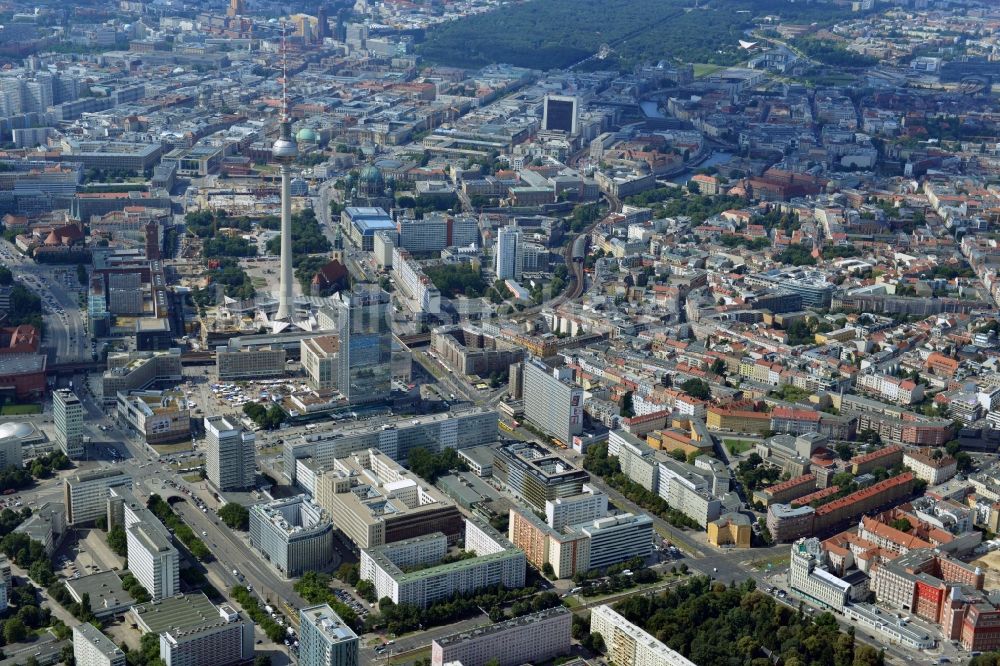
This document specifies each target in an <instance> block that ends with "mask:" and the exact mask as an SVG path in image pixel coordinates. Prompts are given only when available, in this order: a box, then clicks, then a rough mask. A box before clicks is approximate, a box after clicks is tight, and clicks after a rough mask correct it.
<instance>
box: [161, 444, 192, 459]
mask: <svg viewBox="0 0 1000 666" xmlns="http://www.w3.org/2000/svg"><path fill="white" fill-rule="evenodd" d="M153 450H154V451H156V452H157V453H158V454H159V455H161V456H169V455H172V454H174V453H187V452H188V451H190V450H191V442H181V443H179V444H155V445H153Z"/></svg>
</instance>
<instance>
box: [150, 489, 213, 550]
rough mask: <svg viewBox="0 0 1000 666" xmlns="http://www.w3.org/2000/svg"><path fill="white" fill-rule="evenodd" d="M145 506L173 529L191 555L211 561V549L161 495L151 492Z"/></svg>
mask: <svg viewBox="0 0 1000 666" xmlns="http://www.w3.org/2000/svg"><path fill="white" fill-rule="evenodd" d="M146 506H147V507H148V508H149V510H150V511H152V512H153V515H155V516H156V517H157V518H159V519H160V521H161V522H162V523H163V524H164V525H166V526H167V527H168V528H169V529H171V530H173V532H174V536H175V537H177V538H178V539H179V540H180V541H181V543H183V544H184V545H185V546H187V549H188V550H189V551H191V554H192V555H194V556H195V557H196V558H198V559H199V560H200V561H202V562H209V561H211V559H212V551H210V550H209V549H208V546H206V545H205V542H204V541H202V540H201V539H199V538H198V537H197V536H196V535H195V533H194V530H192V529H191V528H190V527H188V525H187V524H186V523H185V522H184V521H183V520H181V518H180V516H178V515H177V514H176V513H174V510H173V509H171V508H170V505H169V504H167V502H166V501H165V500H164V499H163V498H162V497H160V496H159V495H157V494H156V493H153V494H152V495H150V496H149V500H148V501H147V502H146Z"/></svg>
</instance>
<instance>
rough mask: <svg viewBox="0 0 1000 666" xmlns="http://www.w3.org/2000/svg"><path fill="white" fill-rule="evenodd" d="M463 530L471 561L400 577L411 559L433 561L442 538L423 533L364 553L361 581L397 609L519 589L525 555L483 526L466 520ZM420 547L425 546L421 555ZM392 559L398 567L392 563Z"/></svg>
mask: <svg viewBox="0 0 1000 666" xmlns="http://www.w3.org/2000/svg"><path fill="white" fill-rule="evenodd" d="M465 525H466V530H465V548H466V550H467V551H475V552H476V557H473V558H469V559H465V560H461V561H459V562H453V563H451V564H444V565H440V566H431V567H428V568H424V569H420V570H418V571H411V572H409V573H404V572H403V570H402V567H403V566H412V564H409V562H413V558H419V559H421V560H422V561H420V562H417V563H419V564H430V563H432V562H434V561H436V560H435V559H430V553H431V551H433V550H434V549H438V550H439V549H440V545H439V544H440V542H441V540H442V539H445V537H444V535H443V534H441V533H434V534H428V535H425V536H421V537H416V538H415V539H408V540H406V541H401V542H399V541H397V542H394V543H390V544H386V545H384V546H378V547H376V548H366V549H363V550H362V551H361V578H362V579H364V580H368V581H371V582H372V584H373V585H374V586H375V591H376V596H377V597H378V598H379V599H381V598H382V597H389V598H390V599H392V601H393V602H394V603H396V604H402V603H408V604H413V605H415V606H419V607H421V608H426V607H427V606H429V605H431V604H433V603H435V602H437V601H441V600H443V599H447V598H449V597H451V596H452V595H453V594H455V593H456V592H457V593H461V594H468V593H472V592H475V591H476V590H480V589H483V588H485V587H490V586H493V585H502V586H504V587H506V588H517V587H522V586H523V585H524V574H525V556H524V551H522V550H521V549H519V548H516V547H515V546H514V545H513V544H512V543H510V541H508V540H507V539H506V537H504V536H503V535H501V534H500V533H498V532H497V531H496V530H494V529H493V528H492V527H489V526H488V525H483V524H479V523H477V522H476V521H473V520H466V523H465ZM424 544H427V545H428V546H427V547H428V550H426V551H424V550H423V548H424ZM402 553H405V555H406V558H405V559H404V558H403V557H402V556H401V554H402ZM437 559H440V558H437ZM397 560H398V561H399V562H402V563H403V564H397Z"/></svg>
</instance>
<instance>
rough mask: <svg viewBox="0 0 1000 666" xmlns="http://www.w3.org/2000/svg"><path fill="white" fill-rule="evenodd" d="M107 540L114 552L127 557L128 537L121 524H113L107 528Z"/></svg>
mask: <svg viewBox="0 0 1000 666" xmlns="http://www.w3.org/2000/svg"><path fill="white" fill-rule="evenodd" d="M107 541H108V546H109V547H110V548H111V550H113V551H114V552H115V553H116V554H118V555H120V556H122V557H128V539H127V538H126V537H125V528H124V527H123V526H121V525H115V526H114V527H112V528H111V529H110V530H108V536H107Z"/></svg>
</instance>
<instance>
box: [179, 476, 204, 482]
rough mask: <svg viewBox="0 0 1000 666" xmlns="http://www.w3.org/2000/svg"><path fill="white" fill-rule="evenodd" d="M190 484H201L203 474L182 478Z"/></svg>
mask: <svg viewBox="0 0 1000 666" xmlns="http://www.w3.org/2000/svg"><path fill="white" fill-rule="evenodd" d="M181 478H183V479H184V480H185V481H187V482H188V483H201V481H202V478H201V474H188V475H187V476H184V477H181Z"/></svg>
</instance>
